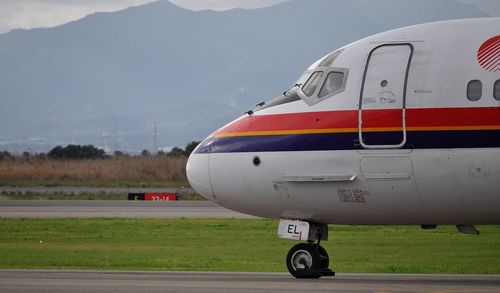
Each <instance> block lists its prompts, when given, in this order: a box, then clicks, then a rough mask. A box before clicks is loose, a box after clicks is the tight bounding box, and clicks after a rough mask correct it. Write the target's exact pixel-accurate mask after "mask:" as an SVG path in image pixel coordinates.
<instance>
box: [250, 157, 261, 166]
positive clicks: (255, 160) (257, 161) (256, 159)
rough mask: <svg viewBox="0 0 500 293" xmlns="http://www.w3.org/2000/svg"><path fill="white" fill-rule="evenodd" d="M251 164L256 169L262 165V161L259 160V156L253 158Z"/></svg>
mask: <svg viewBox="0 0 500 293" xmlns="http://www.w3.org/2000/svg"><path fill="white" fill-rule="evenodd" d="M252 163H253V165H254V166H255V167H258V166H260V164H261V163H262V161H261V160H260V158H259V156H255V157H253V159H252Z"/></svg>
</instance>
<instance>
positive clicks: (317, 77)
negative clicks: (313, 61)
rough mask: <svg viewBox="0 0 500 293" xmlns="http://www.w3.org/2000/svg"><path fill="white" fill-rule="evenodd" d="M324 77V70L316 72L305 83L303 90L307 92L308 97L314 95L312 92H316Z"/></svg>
mask: <svg viewBox="0 0 500 293" xmlns="http://www.w3.org/2000/svg"><path fill="white" fill-rule="evenodd" d="M322 77H323V72H322V71H316V72H314V73H313V74H312V75H311V77H309V79H308V80H307V82H306V83H305V84H304V87H302V91H303V92H304V94H306V95H307V96H308V97H310V96H312V94H314V93H315V92H316V89H317V88H318V86H319V83H320V81H321V78H322Z"/></svg>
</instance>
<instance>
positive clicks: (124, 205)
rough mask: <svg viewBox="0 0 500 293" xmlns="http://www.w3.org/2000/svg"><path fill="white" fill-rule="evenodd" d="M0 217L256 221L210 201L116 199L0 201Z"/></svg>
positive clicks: (251, 217)
mask: <svg viewBox="0 0 500 293" xmlns="http://www.w3.org/2000/svg"><path fill="white" fill-rule="evenodd" d="M0 217H3V218H96V217H100V218H166V219H168V218H170V219H173V218H218V219H223V218H236V219H256V217H253V216H249V215H245V214H242V213H238V212H235V211H231V210H228V209H226V208H224V207H221V206H220V205H218V204H216V203H213V202H211V201H120V200H0Z"/></svg>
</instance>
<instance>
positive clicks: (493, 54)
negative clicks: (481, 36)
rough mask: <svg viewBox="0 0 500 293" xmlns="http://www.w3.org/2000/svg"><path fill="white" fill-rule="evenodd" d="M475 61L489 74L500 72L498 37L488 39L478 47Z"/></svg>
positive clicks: (499, 44) (499, 40)
mask: <svg viewBox="0 0 500 293" xmlns="http://www.w3.org/2000/svg"><path fill="white" fill-rule="evenodd" d="M477 60H478V61H479V64H481V66H482V67H483V68H484V69H486V70H488V71H489V72H497V71H500V35H497V36H494V37H493V38H490V39H488V40H487V41H486V42H484V43H483V44H482V45H481V47H479V50H477Z"/></svg>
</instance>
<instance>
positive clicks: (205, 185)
mask: <svg viewBox="0 0 500 293" xmlns="http://www.w3.org/2000/svg"><path fill="white" fill-rule="evenodd" d="M186 174H187V177H188V181H189V184H190V185H191V187H192V188H193V189H194V190H195V191H196V192H197V193H198V194H200V195H202V196H203V197H205V198H207V199H209V200H215V196H214V192H213V188H212V183H211V180H210V154H206V153H205V154H199V153H193V154H191V156H189V159H188V162H187V166H186Z"/></svg>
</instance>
